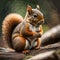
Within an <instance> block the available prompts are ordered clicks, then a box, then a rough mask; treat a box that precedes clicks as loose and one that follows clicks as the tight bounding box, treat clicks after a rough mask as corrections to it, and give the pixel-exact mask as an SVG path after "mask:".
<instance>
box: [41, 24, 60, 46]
mask: <svg viewBox="0 0 60 60" xmlns="http://www.w3.org/2000/svg"><path fill="white" fill-rule="evenodd" d="M59 41H60V25H57V26H55V27H54V28H52V29H50V30H48V31H47V32H46V33H44V34H43V35H42V37H41V46H46V45H49V44H53V43H57V42H59Z"/></svg>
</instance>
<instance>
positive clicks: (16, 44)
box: [12, 36, 26, 52]
mask: <svg viewBox="0 0 60 60" xmlns="http://www.w3.org/2000/svg"><path fill="white" fill-rule="evenodd" d="M12 44H13V48H14V49H15V50H16V51H19V52H21V51H22V50H24V48H25V45H26V39H25V38H23V37H21V36H17V37H15V38H14V39H13V40H12Z"/></svg>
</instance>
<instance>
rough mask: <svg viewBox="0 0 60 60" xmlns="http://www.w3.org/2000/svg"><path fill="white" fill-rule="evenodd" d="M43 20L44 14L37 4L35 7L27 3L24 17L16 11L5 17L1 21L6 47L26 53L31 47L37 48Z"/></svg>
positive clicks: (39, 43) (39, 42)
mask: <svg viewBox="0 0 60 60" xmlns="http://www.w3.org/2000/svg"><path fill="white" fill-rule="evenodd" d="M43 22H44V16H43V13H42V12H41V11H40V7H39V5H37V8H35V9H32V7H31V6H29V5H28V6H27V12H26V15H25V18H24V19H23V17H22V16H21V15H20V14H16V13H11V14H9V15H7V16H6V17H5V19H4V20H3V23H2V34H3V40H4V41H6V44H7V47H9V48H11V49H14V50H16V51H19V52H20V51H22V52H23V53H28V52H29V51H30V49H32V48H34V49H39V48H40V45H41V39H40V37H41V36H42V34H43V29H42V24H43ZM9 51H10V50H9Z"/></svg>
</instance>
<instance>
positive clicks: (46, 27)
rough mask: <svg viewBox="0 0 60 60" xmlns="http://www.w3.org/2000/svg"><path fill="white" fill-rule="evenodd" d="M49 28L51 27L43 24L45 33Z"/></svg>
mask: <svg viewBox="0 0 60 60" xmlns="http://www.w3.org/2000/svg"><path fill="white" fill-rule="evenodd" d="M48 29H49V27H48V26H47V25H43V33H45V32H46V31H47V30H48Z"/></svg>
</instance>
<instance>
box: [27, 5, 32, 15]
mask: <svg viewBox="0 0 60 60" xmlns="http://www.w3.org/2000/svg"><path fill="white" fill-rule="evenodd" d="M27 11H28V13H29V14H31V13H32V7H31V6H30V5H28V6H27Z"/></svg>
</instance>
